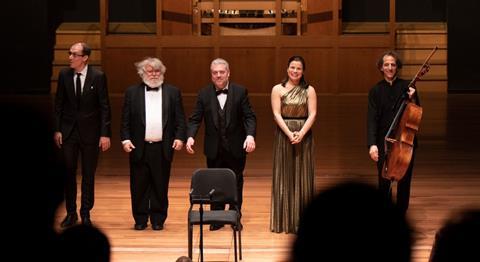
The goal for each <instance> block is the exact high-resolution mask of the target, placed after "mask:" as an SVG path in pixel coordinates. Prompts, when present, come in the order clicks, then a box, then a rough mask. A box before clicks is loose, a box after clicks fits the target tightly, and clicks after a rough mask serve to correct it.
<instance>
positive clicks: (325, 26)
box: [305, 0, 338, 35]
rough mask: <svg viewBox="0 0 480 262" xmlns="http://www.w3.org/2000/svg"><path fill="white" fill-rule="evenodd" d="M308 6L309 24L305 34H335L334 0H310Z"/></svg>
mask: <svg viewBox="0 0 480 262" xmlns="http://www.w3.org/2000/svg"><path fill="white" fill-rule="evenodd" d="M307 8H308V11H307V21H308V25H307V32H306V34H305V35H333V34H334V32H333V31H334V30H333V29H334V26H333V23H334V21H333V15H334V14H333V12H334V10H333V1H318V0H308V1H307ZM335 12H338V10H336V11H335Z"/></svg>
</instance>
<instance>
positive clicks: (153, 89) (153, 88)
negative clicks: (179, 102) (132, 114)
mask: <svg viewBox="0 0 480 262" xmlns="http://www.w3.org/2000/svg"><path fill="white" fill-rule="evenodd" d="M159 89H160V88H158V87H149V86H147V92H148V91H154V92H157V91H158V90H159Z"/></svg>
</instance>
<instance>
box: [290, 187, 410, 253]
mask: <svg viewBox="0 0 480 262" xmlns="http://www.w3.org/2000/svg"><path fill="white" fill-rule="evenodd" d="M411 244H412V236H411V228H410V226H409V224H408V222H407V220H406V218H405V216H404V214H403V213H401V212H400V210H399V209H398V208H397V207H396V206H395V205H394V204H393V203H391V202H386V201H385V198H384V197H383V196H382V194H381V193H380V191H379V190H378V189H377V188H376V187H374V186H373V185H368V184H363V183H359V182H348V183H341V184H339V185H336V186H333V187H331V188H328V189H326V190H324V191H323V192H321V193H320V194H318V195H317V196H316V197H315V198H314V199H313V201H312V202H311V203H310V205H309V206H308V207H307V209H306V210H305V212H304V213H303V215H302V217H301V219H300V226H299V229H298V234H297V238H296V240H295V242H294V246H293V252H292V261H312V259H313V260H315V261H369V262H375V261H382V262H383V261H389V262H407V261H410V256H411Z"/></svg>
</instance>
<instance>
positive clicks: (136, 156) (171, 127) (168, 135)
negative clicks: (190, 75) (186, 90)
mask: <svg viewBox="0 0 480 262" xmlns="http://www.w3.org/2000/svg"><path fill="white" fill-rule="evenodd" d="M161 92H162V126H163V133H162V136H163V137H162V142H163V151H164V155H165V158H166V159H167V160H168V161H172V158H173V148H172V145H173V141H174V140H175V139H180V140H182V141H185V129H186V124H185V113H184V111H183V103H182V95H181V93H180V90H179V89H178V88H176V87H175V86H173V85H169V84H165V83H164V84H163V85H162V90H161ZM120 138H121V140H122V141H124V140H127V139H128V140H130V141H132V143H133V145H134V146H135V149H134V150H133V151H132V153H131V154H130V156H131V157H133V160H135V161H138V160H140V159H141V158H142V154H143V147H144V142H145V84H144V83H141V84H139V85H134V86H131V87H129V88H128V89H127V91H126V92H125V100H124V104H123V110H122V126H121V129H120Z"/></svg>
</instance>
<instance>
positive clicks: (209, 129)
mask: <svg viewBox="0 0 480 262" xmlns="http://www.w3.org/2000/svg"><path fill="white" fill-rule="evenodd" d="M219 106H220V104H219V103H218V98H217V95H216V93H215V86H214V85H213V84H212V83H211V84H209V85H208V86H206V87H205V88H203V89H201V90H200V92H199V93H198V97H197V103H196V105H195V109H194V111H193V113H192V115H191V116H190V118H189V120H188V131H187V137H195V135H196V134H197V132H198V129H199V127H200V124H201V122H202V119H205V141H204V154H205V155H206V156H207V158H209V159H215V158H216V157H217V154H218V148H219V145H220V142H221V141H220V139H221V138H220V126H219V119H218V109H219ZM225 106H226V112H225V115H226V124H225V128H226V136H227V139H228V143H229V147H230V150H231V153H232V154H233V155H234V156H235V157H237V158H241V157H245V154H246V152H245V150H244V149H243V142H244V141H245V138H246V137H247V135H251V136H253V137H255V134H256V125H257V119H256V116H255V112H254V111H253V109H252V107H251V105H250V101H249V99H248V91H247V89H246V88H244V87H242V86H240V85H237V84H234V83H230V84H229V86H228V95H227V101H226V102H225Z"/></svg>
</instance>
